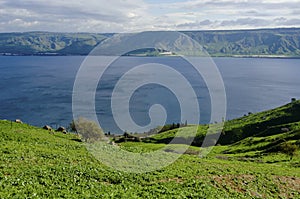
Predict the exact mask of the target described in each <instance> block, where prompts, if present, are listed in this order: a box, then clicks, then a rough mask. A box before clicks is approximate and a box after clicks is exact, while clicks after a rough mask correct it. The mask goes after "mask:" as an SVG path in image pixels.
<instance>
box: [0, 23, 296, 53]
mask: <svg viewBox="0 0 300 199" xmlns="http://www.w3.org/2000/svg"><path fill="white" fill-rule="evenodd" d="M182 33H184V34H187V35H188V36H190V37H191V38H193V39H195V40H196V41H198V42H199V43H200V44H201V45H202V46H203V47H204V49H206V50H207V52H208V53H209V54H210V55H212V56H278V57H300V28H286V29H284V28H283V29H260V30H226V31H225V30H224V31H183V32H182ZM112 35H113V34H95V33H51V32H27V33H26V32H25V33H0V54H21V55H39V54H44V55H45V54H46V55H47V54H48V55H49V53H52V54H53V53H54V54H58V55H87V54H88V53H89V52H90V51H91V50H92V49H93V48H94V47H96V46H97V45H98V44H100V43H101V41H103V40H104V39H105V38H108V37H111V36H112Z"/></svg>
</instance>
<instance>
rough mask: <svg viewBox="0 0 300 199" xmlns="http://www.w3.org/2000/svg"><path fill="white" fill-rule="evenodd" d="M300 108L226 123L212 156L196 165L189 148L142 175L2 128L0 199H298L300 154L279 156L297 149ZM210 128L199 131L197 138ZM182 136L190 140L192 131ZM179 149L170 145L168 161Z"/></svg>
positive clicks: (147, 145) (80, 148)
mask: <svg viewBox="0 0 300 199" xmlns="http://www.w3.org/2000/svg"><path fill="white" fill-rule="evenodd" d="M299 109H300V101H295V102H292V103H290V104H287V105H285V106H282V107H279V108H276V109H273V110H270V111H265V112H262V113H257V114H250V115H249V116H245V117H243V118H239V119H236V120H232V121H228V122H226V124H225V129H224V132H225V133H223V135H222V137H221V139H220V141H219V145H218V146H216V147H214V149H213V151H212V153H210V154H209V156H208V157H206V158H199V157H198V156H197V154H198V151H199V150H202V149H201V148H200V147H198V146H191V147H190V148H189V150H188V151H187V152H186V153H185V154H184V155H182V156H181V157H180V158H179V159H178V160H177V161H175V162H174V163H173V164H172V165H169V166H167V167H166V168H164V169H160V170H157V171H154V172H148V173H143V174H132V173H125V172H121V171H116V170H113V169H111V168H109V167H107V166H105V165H103V164H102V163H101V162H99V161H97V160H96V159H95V158H94V157H93V156H92V155H91V154H90V153H89V152H88V151H87V149H86V148H85V147H84V144H83V143H82V142H80V140H79V139H78V137H77V135H74V134H67V135H64V134H62V133H58V132H57V133H49V131H47V130H43V129H41V128H38V127H33V126H30V125H27V124H18V123H14V122H10V121H0V140H1V145H0V151H1V156H0V187H1V189H0V197H1V198H46V197H47V198H87V197H88V198H299V197H300V193H299V190H300V161H299V150H298V154H295V155H294V158H293V159H292V160H290V158H289V157H288V156H286V155H285V154H283V153H281V152H283V151H282V149H283V148H282V146H285V145H283V144H284V143H290V144H292V145H298V146H299V145H300V143H299V135H300V133H299V132H300V126H299V125H300V120H299ZM257 127H258V128H257ZM206 128H207V127H206V126H205V125H201V126H199V136H200V137H201V135H202V134H203V133H205V129H206ZM183 129H184V130H185V131H186V132H187V134H188V129H189V126H187V127H183ZM172 135H174V130H171V131H166V132H161V133H159V134H155V135H152V136H151V137H150V138H151V139H150V140H147V139H145V140H144V141H143V140H142V141H140V142H129V141H127V142H123V143H120V144H119V147H121V148H123V149H125V150H128V151H134V152H138V153H143V152H147V151H153V150H156V149H158V148H161V147H163V146H166V144H165V143H164V142H165V141H166V140H167V139H166V138H169V137H172ZM198 141H199V140H198ZM199 143H200V142H198V144H199ZM195 145H197V142H196V143H195ZM180 148H181V145H180V144H176V145H169V146H168V150H166V152H165V154H166V155H168V154H171V153H174V152H177V151H178V150H180Z"/></svg>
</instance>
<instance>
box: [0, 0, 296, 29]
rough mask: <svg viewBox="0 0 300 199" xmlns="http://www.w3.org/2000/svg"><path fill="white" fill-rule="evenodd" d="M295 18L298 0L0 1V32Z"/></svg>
mask: <svg viewBox="0 0 300 199" xmlns="http://www.w3.org/2000/svg"><path fill="white" fill-rule="evenodd" d="M147 2H148V3H147ZM299 18H300V0H289V1H287V0H251V1H250V0H186V1H179V2H178V1H174V2H172V1H171V0H169V1H168V3H163V1H162V3H154V2H153V1H150V0H144V1H143V0H113V1H106V0H89V1H86V0H85V1H84V0H77V1H73V0H65V1H61V0H52V1H49V0H14V1H11V0H0V24H1V27H0V31H1V32H10V31H33V30H42V31H66V32H126V31H143V30H189V29H193V30H196V29H236V28H261V27H292V26H300V24H299V20H298V19H299ZM279 19H281V20H279Z"/></svg>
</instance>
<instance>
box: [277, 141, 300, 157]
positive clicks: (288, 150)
mask: <svg viewBox="0 0 300 199" xmlns="http://www.w3.org/2000/svg"><path fill="white" fill-rule="evenodd" d="M280 149H281V152H282V153H284V154H286V155H288V156H290V160H292V159H293V157H294V155H296V153H297V151H298V149H299V148H298V146H297V145H295V144H292V143H289V142H285V143H283V144H282V145H281V147H280Z"/></svg>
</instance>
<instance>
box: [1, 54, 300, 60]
mask: <svg viewBox="0 0 300 199" xmlns="http://www.w3.org/2000/svg"><path fill="white" fill-rule="evenodd" d="M71 56H74V57H85V56H89V55H83V54H82V55H80V54H55V53H53V54H52V53H49V54H48V53H45V54H42V53H41V54H10V53H0V57H71ZM125 57H176V56H174V55H170V56H141V55H137V56H134V55H125ZM210 57H212V58H263V59H266V58H267V59H300V56H285V55H210Z"/></svg>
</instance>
